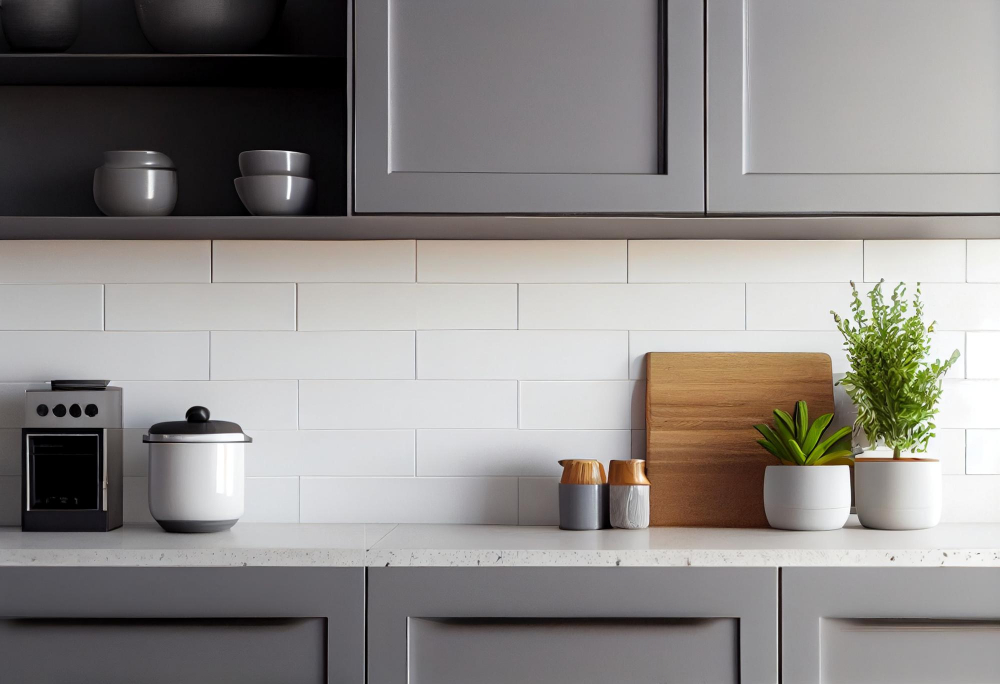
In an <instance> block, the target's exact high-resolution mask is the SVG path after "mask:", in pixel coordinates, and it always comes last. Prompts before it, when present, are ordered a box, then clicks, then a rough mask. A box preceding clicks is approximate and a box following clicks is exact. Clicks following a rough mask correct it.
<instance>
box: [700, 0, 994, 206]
mask: <svg viewBox="0 0 1000 684" xmlns="http://www.w3.org/2000/svg"><path fill="white" fill-rule="evenodd" d="M707 3H708V14H707V16H708V22H707V27H708V28H707V32H708V52H707V54H708V65H707V73H708V81H707V82H708V210H709V211H710V212H727V213H758V212H765V213H769V212H774V213H837V212H847V213H992V212H1000V31H998V30H997V28H998V27H1000V0H905V1H901V0H707Z"/></svg>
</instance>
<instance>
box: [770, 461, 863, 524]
mask: <svg viewBox="0 0 1000 684" xmlns="http://www.w3.org/2000/svg"><path fill="white" fill-rule="evenodd" d="M764 513H765V514H766V515H767V522H768V524H770V525H771V527H776V528H778V529H779V530H839V529H840V528H841V527H843V526H844V523H846V522H847V518H848V516H849V515H850V514H851V469H850V467H848V466H845V465H838V466H791V465H773V466H768V467H767V468H766V469H765V471H764Z"/></svg>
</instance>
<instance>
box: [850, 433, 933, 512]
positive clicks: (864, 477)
mask: <svg viewBox="0 0 1000 684" xmlns="http://www.w3.org/2000/svg"><path fill="white" fill-rule="evenodd" d="M869 453H873V454H876V455H878V456H881V455H882V454H883V453H888V454H889V455H890V456H891V453H892V452H891V451H887V450H883V449H876V450H873V451H872V452H869ZM854 503H855V506H857V509H858V520H860V521H861V524H862V525H864V526H865V527H870V528H873V529H877V530H921V529H924V528H927V527H934V526H935V525H937V524H938V523H939V522H941V463H940V461H936V460H931V459H911V458H906V459H892V458H863V457H859V458H858V459H857V460H856V461H855V463H854Z"/></svg>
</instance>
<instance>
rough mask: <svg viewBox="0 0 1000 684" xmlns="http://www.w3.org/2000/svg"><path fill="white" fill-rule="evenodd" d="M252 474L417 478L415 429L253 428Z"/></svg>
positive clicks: (249, 472)
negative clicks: (271, 429)
mask: <svg viewBox="0 0 1000 684" xmlns="http://www.w3.org/2000/svg"><path fill="white" fill-rule="evenodd" d="M247 434H249V435H250V436H251V437H252V438H253V443H252V444H250V445H248V446H247V448H246V471H247V475H250V476H254V477H267V476H272V477H277V476H289V477H290V476H296V475H328V476H337V477H412V476H413V475H414V474H415V473H414V469H415V467H414V464H415V456H414V442H415V434H414V431H413V430H275V431H261V430H248V431H247Z"/></svg>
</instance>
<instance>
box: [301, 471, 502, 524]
mask: <svg viewBox="0 0 1000 684" xmlns="http://www.w3.org/2000/svg"><path fill="white" fill-rule="evenodd" d="M301 487H302V489H301V513H302V515H301V521H302V522H317V523H329V522H339V523H471V524H482V525H516V524H517V478H513V477H380V478H363V477H362V478H343V477H303V478H302V483H301Z"/></svg>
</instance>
